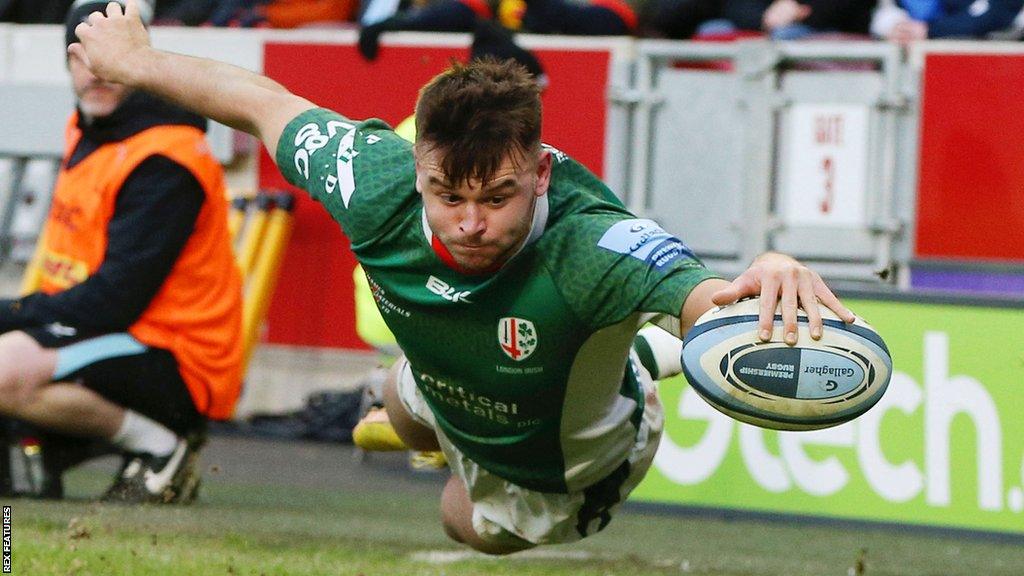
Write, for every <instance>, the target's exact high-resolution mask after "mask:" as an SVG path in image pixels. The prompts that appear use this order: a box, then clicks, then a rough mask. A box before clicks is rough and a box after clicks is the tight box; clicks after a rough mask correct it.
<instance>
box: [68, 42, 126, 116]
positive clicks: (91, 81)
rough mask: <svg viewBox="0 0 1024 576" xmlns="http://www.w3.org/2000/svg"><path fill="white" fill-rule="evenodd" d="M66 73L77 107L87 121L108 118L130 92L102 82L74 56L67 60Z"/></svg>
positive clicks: (124, 88) (121, 86)
mask: <svg viewBox="0 0 1024 576" xmlns="http://www.w3.org/2000/svg"><path fill="white" fill-rule="evenodd" d="M68 71H69V72H71V83H72V85H73V86H74V88H75V96H77V97H78V107H79V108H80V109H81V110H82V114H85V115H86V116H87V117H88V118H89V119H92V118H102V117H104V116H110V115H111V114H113V113H114V110H117V107H118V106H120V105H121V102H123V101H124V99H125V98H127V97H128V93H129V91H130V90H129V88H128V87H127V86H124V85H123V84H113V83H111V82H104V81H102V80H100V79H99V78H97V77H95V76H93V74H92V72H89V69H88V68H86V67H85V64H84V63H83V62H82V61H81V60H80V59H78V58H77V57H75V56H70V57H69V58H68Z"/></svg>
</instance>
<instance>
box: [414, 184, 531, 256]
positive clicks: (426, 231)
mask: <svg viewBox="0 0 1024 576" xmlns="http://www.w3.org/2000/svg"><path fill="white" fill-rule="evenodd" d="M549 210H550V207H549V206H548V195H547V194H544V195H543V196H541V197H540V198H538V199H537V203H536V204H535V205H534V209H533V222H531V223H530V234H529V235H528V236H527V237H526V242H523V245H522V246H520V247H519V249H518V250H516V253H515V254H513V255H512V257H511V258H509V259H508V260H507V261H506V262H505V263H506V264H507V263H508V262H511V261H512V259H513V258H515V257H516V256H518V255H519V253H520V252H522V251H523V250H524V249H525V248H526V247H527V246H529V245H530V244H533V243H534V242H536V241H537V240H538V239H539V238H540V237H541V235H542V234H544V230H545V229H546V228H547V225H548V212H549ZM420 220H421V222H422V223H423V235H424V236H425V237H426V239H427V244H429V245H430V247H431V249H433V251H434V254H437V257H438V258H439V259H440V260H441V261H442V262H444V264H445V266H447V267H449V268H451V269H452V270H455V271H456V272H458V273H459V274H472V273H470V272H467V271H466V270H464V269H463V268H462V267H460V266H459V265H458V264H457V263H456V262H455V257H453V256H452V253H451V252H450V251H449V250H448V247H447V246H445V245H444V244H443V243H442V242H441V239H440V238H438V237H436V236H434V231H433V230H431V229H430V224H428V223H427V211H426V209H422V208H421V209H420ZM503 266H504V264H502V265H501V266H498V267H497V268H495V269H494V270H486V271H484V272H480V273H478V274H493V273H494V272H497V271H498V270H500V269H501V268H502V267H503Z"/></svg>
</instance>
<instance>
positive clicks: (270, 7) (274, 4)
mask: <svg viewBox="0 0 1024 576" xmlns="http://www.w3.org/2000/svg"><path fill="white" fill-rule="evenodd" d="M357 4H358V0H169V1H168V0H162V1H161V2H158V3H157V10H156V20H157V22H158V23H161V24H185V25H187V26H197V25H201V24H204V25H210V26H238V27H243V28H250V27H255V26H272V27H274V28H298V27H300V26H306V25H311V24H322V23H331V24H337V23H340V22H349V21H351V20H352V19H353V17H354V16H355V12H356V6H357Z"/></svg>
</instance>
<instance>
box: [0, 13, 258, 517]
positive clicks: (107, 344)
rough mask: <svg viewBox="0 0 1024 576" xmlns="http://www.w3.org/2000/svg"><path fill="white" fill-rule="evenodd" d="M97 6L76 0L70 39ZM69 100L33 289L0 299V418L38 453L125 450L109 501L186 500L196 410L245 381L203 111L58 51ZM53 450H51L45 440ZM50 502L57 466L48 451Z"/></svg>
mask: <svg viewBox="0 0 1024 576" xmlns="http://www.w3.org/2000/svg"><path fill="white" fill-rule="evenodd" d="M105 6H106V2H105V1H96V0H77V1H76V2H75V3H74V4H73V5H72V6H71V9H70V10H69V12H68V17H67V33H66V34H67V36H66V41H67V43H68V44H71V43H73V42H76V41H77V38H76V37H75V34H74V29H75V26H77V25H78V24H79V23H80V22H81V21H82V20H83V19H84V18H85V17H86V16H88V14H90V13H91V12H94V11H96V10H103V9H104V7H105ZM68 70H69V71H70V73H71V78H72V81H73V85H74V89H75V94H76V95H77V97H78V109H77V111H76V112H75V113H74V114H73V115H72V117H71V119H70V121H69V123H68V127H67V133H66V149H65V154H64V158H63V160H62V163H61V169H60V174H59V176H58V178H57V183H56V187H55V191H54V198H53V205H52V207H51V211H50V215H49V218H48V220H47V222H46V225H45V230H44V240H43V242H44V244H43V248H44V257H43V261H42V273H43V281H42V288H41V290H40V291H39V292H36V293H33V294H29V295H28V296H25V297H23V298H20V299H16V300H4V301H0V334H2V335H0V415H3V416H6V417H9V418H13V419H16V420H18V421H21V422H25V423H28V424H30V425H32V426H34V427H35V428H37V429H39V430H41V431H43V432H44V434H45V435H46V436H47V441H46V442H45V445H44V450H43V453H44V455H48V456H49V455H55V454H59V453H62V451H63V452H70V453H77V454H82V452H80V451H79V452H76V451H75V450H70V449H68V447H78V446H84V445H86V444H89V445H95V443H96V442H95V441H96V440H100V441H101V442H102V441H106V442H109V443H110V444H112V445H113V446H114V447H116V448H117V449H118V450H119V451H120V452H122V453H123V454H124V455H125V460H124V465H123V466H122V469H121V471H120V473H119V475H118V477H117V479H116V481H115V482H114V485H113V486H111V488H110V489H109V490H108V491H107V493H106V495H105V499H108V500H116V501H125V502H178V501H188V500H190V499H191V498H192V497H193V496H194V492H195V486H196V485H197V481H198V476H197V472H196V470H195V460H196V455H197V450H198V448H199V446H200V445H201V443H202V437H203V434H202V431H203V430H204V428H205V422H206V419H207V418H215V419H224V418H229V417H230V416H231V415H232V413H233V411H234V406H235V402H236V401H237V399H238V395H239V392H240V388H241V377H242V340H241V336H240V334H241V322H242V321H241V318H242V314H241V278H240V275H239V272H238V270H237V267H236V266H235V261H234V258H233V254H232V249H231V244H230V235H229V233H228V227H227V203H226V201H225V190H224V181H223V173H222V171H221V168H220V165H219V164H218V163H217V161H216V159H215V158H213V156H212V155H211V154H210V152H209V150H208V148H207V145H206V142H205V139H204V136H203V133H204V129H205V120H204V119H203V118H202V117H199V116H196V115H194V114H191V113H189V112H186V111H184V110H182V109H180V108H177V107H174V106H172V105H170V104H168V103H166V102H164V101H162V100H158V99H157V98H155V97H153V96H150V95H148V94H145V93H143V92H137V91H132V90H130V89H128V88H127V87H125V86H122V85H118V84H112V83H108V82H103V81H101V80H99V79H97V78H96V77H95V76H93V75H92V74H91V73H90V72H89V71H88V69H87V68H86V67H85V66H84V65H83V63H82V62H81V61H80V60H79V59H78V58H76V57H70V58H69V60H68ZM51 448H52V449H51ZM45 462H46V464H47V468H48V469H49V472H50V473H51V482H49V483H48V485H47V486H45V487H44V488H43V489H42V490H36V491H35V493H36V494H40V493H41V494H42V495H48V496H60V494H61V492H62V490H61V487H60V481H59V479H60V471H61V468H63V466H64V465H67V464H68V462H63V463H60V464H56V463H54V462H53V461H52V460H51V459H47V460H46V461H45Z"/></svg>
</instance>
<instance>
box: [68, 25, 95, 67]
mask: <svg viewBox="0 0 1024 576" xmlns="http://www.w3.org/2000/svg"><path fill="white" fill-rule="evenodd" d="M76 31H77V29H76ZM68 58H77V59H78V60H79V61H80V62H81V63H82V64H84V65H85V67H86V68H90V66H89V55H88V54H86V53H85V48H83V47H82V44H81V43H79V42H75V43H74V44H72V45H70V46H68ZM90 69H91V68H90Z"/></svg>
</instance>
